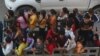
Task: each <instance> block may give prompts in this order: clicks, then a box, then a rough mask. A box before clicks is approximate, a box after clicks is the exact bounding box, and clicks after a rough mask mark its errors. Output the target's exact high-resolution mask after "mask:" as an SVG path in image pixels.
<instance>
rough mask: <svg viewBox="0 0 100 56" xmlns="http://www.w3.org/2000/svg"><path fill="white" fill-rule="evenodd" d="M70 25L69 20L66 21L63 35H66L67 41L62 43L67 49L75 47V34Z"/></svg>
mask: <svg viewBox="0 0 100 56" xmlns="http://www.w3.org/2000/svg"><path fill="white" fill-rule="evenodd" d="M71 26H72V24H71V22H67V23H66V27H65V36H66V37H67V41H66V43H65V44H64V48H66V50H67V51H69V50H71V49H73V48H75V46H76V42H75V35H74V33H73V31H72V30H71Z"/></svg>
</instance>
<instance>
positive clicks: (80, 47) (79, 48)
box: [74, 40, 85, 54]
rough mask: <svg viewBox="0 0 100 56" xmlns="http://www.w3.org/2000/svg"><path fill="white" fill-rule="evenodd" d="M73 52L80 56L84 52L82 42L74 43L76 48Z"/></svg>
mask: <svg viewBox="0 0 100 56" xmlns="http://www.w3.org/2000/svg"><path fill="white" fill-rule="evenodd" d="M74 51H75V53H76V54H81V53H83V52H84V51H85V48H84V46H83V44H82V40H78V41H77V42H76V47H75V50H74Z"/></svg>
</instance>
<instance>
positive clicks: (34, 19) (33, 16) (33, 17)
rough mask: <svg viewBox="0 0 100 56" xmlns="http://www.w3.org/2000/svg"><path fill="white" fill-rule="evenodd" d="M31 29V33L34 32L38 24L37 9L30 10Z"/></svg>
mask: <svg viewBox="0 0 100 56" xmlns="http://www.w3.org/2000/svg"><path fill="white" fill-rule="evenodd" d="M29 15H30V17H29V29H30V31H34V29H35V26H36V23H37V11H36V9H30V10H29Z"/></svg>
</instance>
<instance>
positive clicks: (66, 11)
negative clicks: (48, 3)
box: [61, 7, 69, 16]
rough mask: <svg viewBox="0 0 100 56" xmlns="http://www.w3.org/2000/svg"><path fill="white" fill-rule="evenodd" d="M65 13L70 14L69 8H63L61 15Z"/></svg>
mask: <svg viewBox="0 0 100 56" xmlns="http://www.w3.org/2000/svg"><path fill="white" fill-rule="evenodd" d="M65 14H69V10H68V9H67V8H66V7H64V8H62V10H61V16H63V15H65Z"/></svg>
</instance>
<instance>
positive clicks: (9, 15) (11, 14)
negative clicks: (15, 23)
mask: <svg viewBox="0 0 100 56" xmlns="http://www.w3.org/2000/svg"><path fill="white" fill-rule="evenodd" d="M6 15H7V16H8V18H11V17H13V16H14V12H13V11H12V10H8V11H7V13H6Z"/></svg>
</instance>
